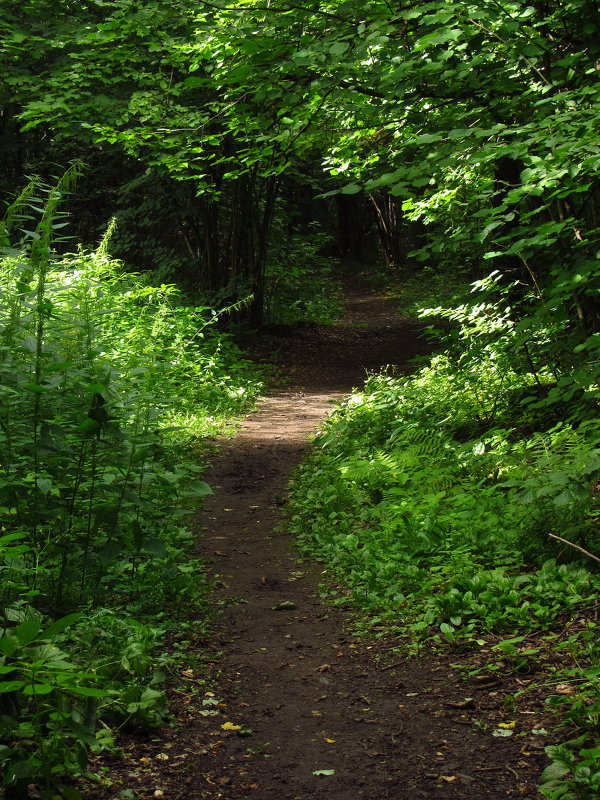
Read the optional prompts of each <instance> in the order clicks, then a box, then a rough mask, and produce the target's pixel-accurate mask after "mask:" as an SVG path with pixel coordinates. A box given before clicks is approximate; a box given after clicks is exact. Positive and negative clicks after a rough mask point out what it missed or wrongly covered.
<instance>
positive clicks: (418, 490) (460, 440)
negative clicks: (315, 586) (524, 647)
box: [290, 281, 600, 798]
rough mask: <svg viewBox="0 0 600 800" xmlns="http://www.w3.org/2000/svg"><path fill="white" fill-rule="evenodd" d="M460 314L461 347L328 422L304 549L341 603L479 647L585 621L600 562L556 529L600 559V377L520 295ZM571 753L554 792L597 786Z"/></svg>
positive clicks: (378, 381) (294, 507)
mask: <svg viewBox="0 0 600 800" xmlns="http://www.w3.org/2000/svg"><path fill="white" fill-rule="evenodd" d="M492 283H493V281H492ZM480 288H481V287H480ZM487 288H489V287H487ZM438 313H439V310H438ZM446 316H448V317H450V318H451V319H452V320H453V321H454V322H457V323H458V325H457V326H456V327H454V328H453V329H452V330H451V331H450V334H449V335H448V337H447V341H446V344H447V349H446V351H445V352H443V353H441V354H438V355H436V356H434V357H433V359H432V360H431V362H430V364H429V365H427V366H425V367H423V368H422V369H420V370H419V371H418V372H417V373H416V374H414V375H413V376H411V377H402V376H394V375H389V374H380V375H372V376H370V377H369V378H368V380H367V381H366V384H365V386H364V388H363V389H362V391H359V392H356V393H354V394H353V395H352V396H351V397H350V398H348V399H347V400H346V401H344V402H343V403H341V404H339V405H338V407H337V408H336V410H335V412H334V413H333V415H332V416H331V418H330V419H329V420H328V421H327V422H326V424H325V425H324V426H323V429H322V431H321V432H320V433H319V435H318V436H317V438H316V441H315V447H314V451H313V453H312V455H311V456H310V457H309V458H308V460H307V461H306V463H305V464H304V465H303V466H302V468H301V469H300V471H299V472H298V474H297V476H296V478H295V481H294V483H293V491H292V498H291V505H290V521H291V527H292V528H293V530H294V531H295V533H296V534H297V538H298V544H299V547H300V549H301V551H302V553H303V554H304V555H307V556H311V557H314V558H317V559H318V560H320V561H323V562H325V563H326V564H327V565H328V569H329V571H330V578H332V579H334V580H335V581H336V582H338V583H340V584H341V585H342V586H343V587H345V588H344V589H333V590H330V591H331V595H332V597H333V598H334V602H337V603H340V604H351V605H353V606H354V607H358V608H360V609H362V610H364V611H365V612H367V614H368V616H369V618H370V619H371V620H372V621H373V624H374V625H376V626H382V625H383V627H384V628H385V629H387V630H389V629H392V630H396V631H398V632H401V633H402V634H403V635H405V636H406V635H408V636H409V638H411V639H412V641H413V642H415V643H416V644H417V643H422V642H423V641H425V640H431V639H432V638H433V639H434V640H436V641H438V642H440V641H441V642H445V643H446V644H449V645H450V646H452V647H457V646H461V647H468V646H469V645H470V644H471V643H474V642H475V641H476V640H477V638H479V637H481V636H489V635H490V634H497V635H500V636H506V635H511V636H513V637H514V636H515V635H518V634H519V633H521V634H524V633H528V632H534V631H548V632H550V631H552V630H553V628H555V627H556V626H557V625H559V624H562V623H563V622H564V620H565V618H576V617H578V616H581V617H582V618H583V619H585V618H586V615H587V616H589V614H588V612H591V611H592V610H593V608H594V605H595V604H596V603H597V597H598V589H599V588H600V575H599V574H598V569H597V568H596V564H595V562H594V561H593V559H589V558H586V557H585V556H584V555H582V554H581V551H578V550H576V549H575V548H573V547H572V546H571V545H567V544H565V543H563V542H561V541H559V540H556V539H553V538H551V535H555V536H560V537H562V538H563V539H566V540H568V541H569V542H570V543H572V544H573V545H577V546H578V547H580V548H582V549H583V550H585V551H588V552H589V553H592V554H596V555H597V554H598V553H600V532H599V530H598V516H599V507H598V493H597V488H596V487H597V480H598V475H599V474H600V449H599V444H600V430H599V428H598V419H597V410H598V382H597V372H596V381H595V382H594V377H593V365H590V364H589V363H588V364H583V365H581V367H580V368H579V371H578V372H577V371H575V370H574V371H572V372H571V373H569V371H568V369H565V370H564V372H562V373H559V374H558V375H557V374H556V370H555V369H554V367H555V365H552V367H550V366H549V367H544V366H543V362H542V361H541V360H540V359H541V356H540V354H542V353H544V352H545V349H546V348H548V347H549V346H550V345H549V343H548V340H547V338H546V336H545V334H544V331H543V330H541V331H538V334H537V335H538V340H539V341H537V342H536V341H535V340H533V341H532V340H531V339H529V341H528V344H529V345H530V347H529V348H528V349H527V350H526V349H525V348H524V347H523V346H522V342H521V341H520V339H519V335H520V333H519V327H518V325H515V323H514V322H513V321H512V318H513V315H512V313H511V309H510V308H509V307H508V306H507V305H505V302H504V299H503V298H501V300H500V301H498V300H497V299H496V300H490V299H489V297H488V299H483V300H482V301H481V302H478V303H471V304H470V305H465V306H463V307H462V308H460V309H457V310H454V311H450V312H448V313H447V314H446ZM532 353H533V354H534V357H535V359H536V368H535V371H534V370H533V368H532V364H533V359H532V358H531V355H532ZM528 356H530V358H528ZM589 626H591V627H589V631H590V634H591V635H592V636H594V635H596V634H597V631H595V632H594V631H593V630H592V628H593V627H594V623H593V622H591V621H590V622H589ZM572 644H573V642H572ZM573 646H575V644H574V645H573ZM583 649H585V648H583ZM517 650H518V648H516V650H515V652H517ZM576 650H577V651H578V653H579V658H580V659H581V663H582V666H581V667H580V668H578V670H577V676H576V678H574V680H576V682H577V684H578V694H577V696H578V697H579V698H583V699H580V701H579V702H580V706H581V707H580V712H581V713H579V714H578V713H577V711H576V709H575V710H573V709H574V708H575V706H576V701H575V702H574V703H573V702H572V718H571V720H570V722H571V723H572V724H574V725H575V726H576V727H577V726H579V728H581V727H584V728H586V733H585V736H584V740H585V741H584V742H583V744H582V745H581V748H582V753H583V756H582V758H583V759H584V760H583V761H582V762H581V764H583V766H584V767H585V769H583V772H585V770H588V768H589V770H590V772H589V775H595V774H596V773H597V772H598V766H599V765H600V758H598V755H599V754H598V749H597V742H598V736H599V735H600V729H599V728H598V713H597V712H598V708H600V705H599V703H600V698H599V696H598V689H597V686H598V683H597V680H598V671H599V669H600V667H598V666H597V665H598V654H599V653H598V649H597V647H596V648H595V649H593V651H590V652H589V653H587V655H585V656H584V655H583V651H582V646H580V644H577V646H576ZM517 654H518V653H517ZM590 662H591V664H592V666H591V667H590V666H589V664H590ZM594 665H595V666H594ZM586 670H588V671H587V672H586ZM590 670H591V671H590ZM571 701H572V698H571ZM590 707H591V708H592V711H591V713H590ZM593 709H595V711H594V710H593ZM583 719H585V720H589V725H588V724H587V723H586V724H585V725H584V723H583V722H582V720H583ZM586 726H587V727H586ZM594 741H595V742H596V745H594V747H595V749H594V747H591V744H590V743H593V742H594ZM590 747H591V749H590ZM557 752H558V751H557ZM553 753H554V751H552V752H549V754H550V755H551V756H553ZM561 753H563V751H561ZM563 756H564V753H563ZM565 759H566V756H564V757H563V758H562V761H561V764H562V767H561V768H560V769H561V770H562V772H561V774H562V778H564V780H563V779H561V781H560V782H559V784H557V785H556V786H554V789H551V788H548V787H546V789H545V790H544V791H545V793H546V796H548V797H550V798H563V797H564V798H571V797H573V798H575V797H577V798H592V797H596V796H597V794H594V793H593V792H594V791H596V790H595V789H593V788H590V787H592V784H593V786H595V785H596V784H595V783H594V781H597V778H594V779H593V780H592V778H591V777H590V780H589V781H588V783H587V784H586V783H585V781H583V779H582V775H583V772H582V769H580V768H579V767H576V766H575V765H576V763H577V758H576V757H575V756H573V758H572V759H571V761H573V763H571V762H569V763H570V766H569V768H568V769H567V766H565V765H566V760H565ZM586 759H587V760H586ZM590 759H591V761H590ZM592 761H593V764H592V763H591V762H592ZM580 766H581V765H580ZM569 770H570V771H569ZM594 770H595V772H594ZM558 771H559V770H558V768H557V769H556V770H555V773H556V774H558ZM555 773H552V774H553V775H554V774H555ZM586 774H588V773H586ZM567 775H570V776H571V778H567V777H565V776H567ZM546 777H547V776H546ZM544 780H545V778H544ZM569 780H571V783H572V784H573V786H575V784H577V782H578V781H579V784H581V785H585V787H586V788H585V791H584V793H581V786H580V785H579V784H577V786H578V787H579V788H573V787H571V784H570V783H569ZM582 781H583V783H582ZM561 792H562V793H561ZM578 792H579V793H578ZM586 792H587V793H586Z"/></svg>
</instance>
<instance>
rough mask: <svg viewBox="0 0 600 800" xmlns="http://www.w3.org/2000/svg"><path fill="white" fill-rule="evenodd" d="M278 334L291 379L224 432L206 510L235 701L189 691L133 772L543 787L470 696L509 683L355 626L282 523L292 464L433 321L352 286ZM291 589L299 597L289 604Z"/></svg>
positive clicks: (425, 793)
mask: <svg viewBox="0 0 600 800" xmlns="http://www.w3.org/2000/svg"><path fill="white" fill-rule="evenodd" d="M273 344H274V346H275V344H276V346H277V348H278V349H279V351H280V361H281V363H282V364H283V365H284V368H285V369H286V372H288V374H290V375H291V384H290V386H289V388H287V389H286V390H285V391H282V392H280V393H278V394H276V395H273V396H271V397H268V398H266V399H265V400H263V401H262V403H261V404H260V407H259V409H258V411H256V412H255V413H254V414H252V415H251V416H250V417H249V418H248V420H247V421H246V422H245V423H244V425H243V427H242V430H241V431H240V432H239V433H238V434H237V435H236V437H235V438H234V439H232V440H226V441H224V442H223V446H222V450H221V451H220V453H219V454H218V456H217V458H216V460H215V463H214V465H213V467H212V468H211V469H210V471H209V473H208V474H207V476H206V480H207V481H208V482H209V483H210V484H211V486H212V487H213V489H214V491H215V494H214V496H212V497H210V498H207V503H206V505H205V508H204V510H203V511H202V513H201V514H200V515H199V518H198V526H199V528H200V529H201V536H200V545H199V548H198V554H199V555H200V556H201V557H202V558H203V559H205V560H206V561H207V562H208V563H209V564H210V569H211V571H212V572H213V574H216V575H217V576H218V579H219V588H218V590H217V599H220V600H222V601H224V605H225V608H224V611H223V615H222V617H221V618H220V619H219V621H218V624H217V634H216V635H217V637H218V638H217V640H216V641H214V640H213V641H212V642H209V643H208V646H211V645H212V646H213V647H217V648H218V649H220V650H222V655H221V656H220V657H219V658H217V659H216V664H215V672H214V675H213V684H214V687H215V688H214V693H215V695H216V697H215V698H214V699H211V698H210V697H209V698H208V703H211V702H216V701H217V700H218V701H219V702H220V705H219V706H218V707H217V710H218V712H219V713H218V714H217V715H213V716H206V715H205V713H206V710H207V707H206V705H202V701H203V699H204V695H203V692H202V691H200V693H199V694H197V695H196V696H194V695H193V694H192V693H190V694H189V695H186V694H185V691H183V692H182V691H181V690H177V689H176V690H175V692H178V694H176V695H174V697H176V698H178V699H176V702H175V709H176V714H177V718H178V719H177V722H178V724H177V726H176V727H174V728H165V729H164V730H163V732H162V735H161V737H160V738H158V737H154V738H152V739H151V740H150V741H148V742H146V743H145V746H144V748H143V758H142V759H139V755H140V745H139V742H137V743H134V744H132V745H131V749H132V754H133V755H132V756H131V760H130V763H132V762H136V765H137V766H136V770H135V771H133V772H131V771H129V772H126V769H125V768H122V774H123V775H124V778H123V783H124V785H130V786H132V787H133V788H134V789H135V792H136V796H137V797H139V798H142V799H143V800H146V798H148V799H149V798H152V797H157V798H161V797H162V798H165V800H216V799H217V798H220V799H221V800H238V799H240V798H255V800H317V799H320V798H323V799H324V800H325V798H326V800H355V798H368V800H381V799H383V798H397V799H398V800H409V798H410V799H411V800H413V799H414V798H417V799H418V798H427V799H428V800H438V798H439V800H457V799H458V798H464V799H465V800H480V799H481V798H506V797H510V798H523V797H525V798H530V799H533V798H534V797H537V796H538V795H537V794H536V791H535V788H534V787H535V778H536V774H539V772H538V771H537V769H536V764H535V758H529V759H528V760H524V758H523V756H522V755H521V754H520V748H521V744H520V743H519V742H518V741H517V740H516V737H515V739H514V740H513V739H495V738H493V737H492V736H491V735H490V733H489V732H482V731H478V730H475V728H474V726H473V723H472V716H473V711H472V710H471V711H470V712H466V711H465V710H464V708H463V706H464V700H465V695H466V693H467V692H468V693H469V694H470V695H471V696H472V697H473V700H472V701H470V706H469V707H470V708H473V707H475V708H476V709H477V708H485V703H486V702H488V701H489V696H490V695H491V694H494V693H493V691H492V692H490V689H489V687H488V688H487V689H486V688H483V687H481V688H479V689H473V687H468V688H465V687H464V686H463V685H462V684H461V682H460V680H459V678H458V677H457V675H456V673H455V672H454V671H452V670H449V669H448V666H447V665H444V664H441V663H437V662H435V660H433V659H427V658H421V659H419V660H413V661H406V660H404V659H403V658H402V657H399V656H394V657H392V658H391V660H390V653H389V652H386V647H388V648H389V645H385V644H381V643H371V644H370V643H368V642H364V641H360V640H358V639H356V638H355V637H353V636H352V635H351V633H350V632H349V630H348V625H347V622H348V616H347V612H344V611H342V610H340V609H336V608H335V607H330V606H329V605H327V604H324V603H323V602H322V601H321V600H320V598H319V590H318V584H319V579H320V570H322V569H323V567H319V566H318V565H312V566H311V565H306V564H303V563H301V562H299V561H298V560H297V558H296V556H295V554H294V550H293V542H292V541H291V539H290V537H289V536H287V535H284V534H281V533H278V532H277V531H276V528H277V526H278V525H279V523H280V522H281V520H282V516H283V510H282V507H281V506H282V502H283V498H284V496H285V493H286V488H287V484H288V481H289V477H290V474H291V472H292V471H293V469H294V467H295V466H296V465H297V464H298V463H299V462H300V460H301V459H302V455H303V453H304V452H305V450H306V448H307V447H308V437H309V435H310V433H311V432H313V431H314V430H315V429H316V428H317V426H318V425H319V423H320V422H321V421H322V420H323V418H324V416H325V415H326V414H327V412H328V409H329V408H330V402H331V401H332V400H335V399H338V398H340V397H342V396H344V395H347V394H349V393H350V391H351V389H352V388H353V387H355V386H359V385H361V384H362V381H363V380H364V377H365V370H374V369H377V368H379V367H381V366H382V365H386V364H397V365H399V367H400V368H402V367H405V368H407V367H406V365H407V362H408V360H409V359H410V358H411V357H412V356H414V355H416V354H418V353H424V352H426V350H427V346H426V344H425V343H424V341H423V340H422V339H421V338H420V337H419V325H418V324H416V323H415V322H414V321H410V320H407V319H402V318H399V317H397V316H396V315H394V313H393V309H392V307H391V304H390V303H388V302H387V301H386V300H385V298H373V297H371V298H369V297H363V296H361V295H360V294H359V293H354V294H352V293H351V294H350V296H349V298H348V314H347V322H346V323H345V324H344V325H340V326H338V327H336V328H333V329H307V330H305V331H303V332H301V333H297V334H296V335H295V336H293V337H289V338H287V337H281V338H280V339H279V340H278V341H277V342H276V343H275V341H274V342H273ZM281 603H289V604H292V605H293V607H292V608H289V609H288V610H276V607H277V606H279V605H280V604H281ZM190 680H191V681H196V684H197V683H198V679H197V677H191V678H190ZM190 685H191V686H194V684H193V683H192V684H190ZM496 705H498V703H497V701H496ZM208 708H209V709H210V710H212V706H210V705H209V706H208ZM227 723H229V724H230V725H233V726H242V728H243V729H244V730H243V731H242V732H246V731H247V732H249V731H251V734H250V735H245V736H240V735H239V734H238V733H236V732H235V730H229V731H228V730H227V729H226V728H227ZM223 725H225V726H226V728H225V729H224V728H223V727H222V726H223ZM126 749H127V748H126ZM140 760H141V761H142V762H144V763H146V764H147V767H146V770H145V771H143V772H142V771H141V770H140V769H139V762H140ZM319 771H325V774H321V775H318V774H317V775H315V772H317V773H318V772H319ZM131 775H135V776H136V777H135V778H131ZM130 781H132V782H131V783H130ZM121 785H123V784H121ZM111 797H115V798H116V797H118V793H116V794H114V795H111Z"/></svg>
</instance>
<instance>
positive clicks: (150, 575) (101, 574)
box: [0, 170, 260, 798]
mask: <svg viewBox="0 0 600 800" xmlns="http://www.w3.org/2000/svg"><path fill="white" fill-rule="evenodd" d="M72 177H73V170H72V171H71V172H70V173H68V174H67V175H66V176H65V178H63V179H62V180H61V181H60V182H59V184H58V185H57V186H54V187H53V186H50V187H41V186H39V185H36V184H31V185H30V186H28V187H27V189H26V190H25V191H24V192H23V193H22V194H21V196H20V198H19V200H18V202H17V203H16V204H14V205H13V206H12V207H11V208H10V209H9V213H8V214H7V216H6V217H5V220H4V223H3V226H2V235H3V237H4V240H5V241H4V244H5V245H6V246H5V247H4V250H3V255H2V256H1V259H0V345H1V349H0V396H1V400H2V403H1V406H0V512H1V514H2V522H1V527H0V575H1V577H2V582H1V585H0V676H1V680H0V738H1V740H2V745H1V746H0V765H1V767H2V771H3V775H4V783H5V785H6V786H7V787H8V788H9V789H13V790H17V791H23V790H24V787H25V786H26V785H28V784H31V783H39V785H40V788H41V791H42V793H43V795H44V796H48V797H50V796H54V794H53V792H54V791H55V789H54V787H55V784H56V782H57V780H59V779H60V778H61V777H63V776H65V775H69V774H72V773H74V772H80V771H81V770H82V769H83V768H84V767H85V764H86V753H87V750H88V748H90V747H91V748H92V749H98V748H101V747H104V746H106V745H108V744H110V743H111V740H112V737H111V734H110V732H109V730H108V728H107V727H106V723H107V722H109V721H110V722H111V723H113V724H118V725H123V724H125V723H127V724H132V723H135V724H138V725H144V726H146V725H152V724H156V723H157V722H158V721H160V719H161V717H162V715H163V714H164V712H165V711H166V703H165V698H164V694H163V691H162V684H163V682H164V680H165V672H164V667H165V666H166V665H168V662H167V661H166V660H165V659H164V658H163V657H162V656H161V652H162V651H161V649H160V645H161V640H162V638H163V636H164V634H165V632H166V630H167V628H168V627H169V625H172V624H173V622H172V621H173V619H175V618H176V617H177V613H178V609H179V612H180V613H181V612H182V610H183V609H184V608H185V609H186V610H187V611H189V608H190V606H193V605H194V604H196V605H197V606H199V605H200V604H202V603H203V602H204V596H205V594H206V590H207V585H206V580H205V578H204V574H203V565H202V564H200V563H199V562H198V561H194V560H190V558H189V556H188V555H187V553H188V550H189V549H190V545H191V543H192V539H193V537H192V533H191V532H190V530H189V529H188V528H187V527H186V515H187V514H188V513H189V511H190V510H191V509H193V507H194V506H193V505H192V504H193V503H195V504H196V505H197V503H198V498H201V497H203V496H204V495H205V494H207V493H209V492H210V488H209V487H208V486H207V484H206V483H204V482H203V481H201V480H199V473H201V472H202V469H203V463H202V454H201V451H198V452H197V453H196V455H195V454H194V448H195V447H196V445H197V443H198V442H199V441H200V437H202V436H206V435H207V434H214V433H215V432H216V431H218V430H220V429H222V428H223V426H224V424H225V423H226V422H227V421H228V420H229V419H231V418H232V417H233V416H235V415H237V414H239V413H240V412H241V411H242V410H243V409H244V408H247V407H248V405H249V404H250V403H251V401H252V399H253V397H254V396H255V395H256V393H257V391H258V390H259V388H260V382H259V380H258V377H257V375H256V373H255V371H254V370H253V369H250V367H249V364H248V363H247V362H246V361H245V360H244V359H243V358H242V357H241V355H240V353H239V351H238V350H237V349H236V347H235V346H234V345H233V344H232V342H231V341H230V339H229V338H228V337H227V336H226V335H224V334H218V333H216V332H215V330H214V325H212V323H213V322H214V320H215V319H216V317H215V316H214V313H211V311H210V309H203V308H189V307H186V306H185V305H184V304H183V303H182V301H181V298H180V297H179V295H178V292H177V290H176V289H175V287H173V286H167V285H163V286H158V287H155V286H151V285H149V284H148V282H146V281H143V280H141V279H140V278H139V277H136V276H135V275H131V274H127V273H125V272H124V270H123V267H122V265H121V264H120V263H118V262H116V261H114V260H113V259H111V258H109V257H108V256H107V254H106V246H107V242H106V241H105V242H103V244H102V245H101V247H100V248H99V249H98V250H96V251H95V252H84V251H80V252H78V253H75V254H67V255H64V256H57V255H56V254H53V253H52V251H51V250H50V249H49V245H50V244H51V241H52V237H53V235H55V233H56V231H57V228H59V227H61V226H62V225H63V223H62V222H57V219H60V217H57V206H58V203H59V202H60V200H61V199H62V196H63V195H64V192H65V191H66V189H67V188H68V184H69V182H70V179H71V178H72ZM36 218H37V224H36V222H35V220H36ZM32 220H33V224H32ZM26 225H27V226H28V228H25V227H24V226H26ZM22 234H24V238H23V236H22ZM11 244H12V245H13V246H12V247H11ZM182 447H183V450H182ZM186 617H187V614H186ZM161 662H162V666H161ZM64 791H65V792H66V794H65V795H64V796H65V797H69V798H72V797H75V796H76V793H75V790H73V789H69V788H68V787H67V788H66V789H65V790H64Z"/></svg>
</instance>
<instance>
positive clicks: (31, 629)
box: [14, 619, 42, 644]
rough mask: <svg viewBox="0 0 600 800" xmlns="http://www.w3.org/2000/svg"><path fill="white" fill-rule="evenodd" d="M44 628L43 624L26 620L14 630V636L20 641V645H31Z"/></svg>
mask: <svg viewBox="0 0 600 800" xmlns="http://www.w3.org/2000/svg"><path fill="white" fill-rule="evenodd" d="M41 629H42V626H41V624H40V623H39V622H38V621H37V620H34V619H28V620H25V622H22V623H21V624H20V625H17V627H16V628H15V630H14V634H15V636H16V637H17V639H18V640H19V643H20V644H29V643H30V642H32V641H33V640H34V639H35V638H36V637H37V635H38V633H39V632H40V631H41Z"/></svg>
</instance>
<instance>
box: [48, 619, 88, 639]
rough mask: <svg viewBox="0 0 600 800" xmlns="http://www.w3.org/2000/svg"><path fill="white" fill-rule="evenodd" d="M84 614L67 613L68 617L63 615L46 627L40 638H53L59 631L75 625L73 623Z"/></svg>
mask: <svg viewBox="0 0 600 800" xmlns="http://www.w3.org/2000/svg"><path fill="white" fill-rule="evenodd" d="M82 616H83V614H78V613H75V614H67V616H66V617H61V618H60V619H57V620H56V622H53V623H52V625H50V626H49V627H47V628H46V630H45V631H43V633H40V635H39V638H40V639H53V638H54V637H55V636H56V634H57V633H62V631H64V630H65V629H66V628H68V627H69V626H71V625H73V623H75V622H78V621H79V620H80V619H81V617H82Z"/></svg>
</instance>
